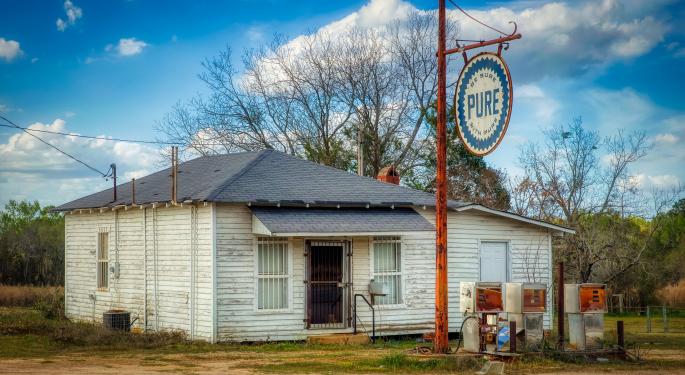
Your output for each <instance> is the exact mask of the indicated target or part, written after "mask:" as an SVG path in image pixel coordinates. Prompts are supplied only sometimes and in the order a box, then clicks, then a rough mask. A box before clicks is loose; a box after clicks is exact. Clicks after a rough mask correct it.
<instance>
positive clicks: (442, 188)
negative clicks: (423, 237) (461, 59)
mask: <svg viewBox="0 0 685 375" xmlns="http://www.w3.org/2000/svg"><path fill="white" fill-rule="evenodd" d="M438 3H439V7H438V53H437V57H438V95H437V101H438V103H437V112H438V113H437V129H436V134H437V176H436V188H437V189H436V190H437V192H436V195H435V214H436V215H435V216H436V217H435V341H434V343H433V351H434V352H435V353H446V352H447V350H448V346H449V341H448V339H447V333H448V327H447V111H446V102H447V93H446V87H447V60H446V55H445V43H446V39H447V36H446V28H445V0H438Z"/></svg>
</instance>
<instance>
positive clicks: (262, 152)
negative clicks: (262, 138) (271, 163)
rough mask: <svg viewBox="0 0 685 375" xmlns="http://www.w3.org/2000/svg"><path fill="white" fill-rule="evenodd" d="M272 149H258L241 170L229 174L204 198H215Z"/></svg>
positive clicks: (210, 199) (211, 199)
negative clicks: (229, 175) (228, 176)
mask: <svg viewBox="0 0 685 375" xmlns="http://www.w3.org/2000/svg"><path fill="white" fill-rule="evenodd" d="M272 151H273V150H271V149H264V150H260V151H259V152H258V153H257V156H255V158H254V159H252V161H250V162H249V163H247V165H245V166H244V167H243V168H242V169H241V170H239V171H238V172H237V173H235V174H234V175H233V176H231V177H230V178H229V179H227V180H226V181H224V183H223V184H221V186H219V187H218V188H216V189H214V190H212V192H211V193H209V194H208V195H207V197H206V198H205V200H206V201H210V202H211V201H213V200H214V199H216V197H217V196H218V195H219V194H221V193H222V192H223V191H224V190H226V188H227V187H228V186H229V185H231V184H232V183H233V182H235V181H236V180H237V179H238V178H240V177H241V176H242V175H244V174H245V173H246V172H247V171H249V170H250V169H252V168H253V167H254V166H255V165H257V164H258V163H259V162H260V161H262V160H263V159H264V158H265V157H266V156H267V155H269V154H271V152H272Z"/></svg>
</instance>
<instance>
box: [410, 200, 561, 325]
mask: <svg viewBox="0 0 685 375" xmlns="http://www.w3.org/2000/svg"><path fill="white" fill-rule="evenodd" d="M417 211H418V212H419V213H421V214H422V215H423V216H424V217H425V218H426V219H427V220H429V221H430V222H431V223H435V211H434V210H432V209H428V210H420V209H417ZM447 232H448V233H447V249H448V253H447V267H448V268H447V269H448V298H449V306H448V317H449V330H450V332H457V331H459V326H460V325H461V322H462V316H463V314H462V313H461V312H460V310H459V287H460V284H459V283H460V282H461V281H477V280H479V278H480V250H479V243H480V241H506V242H508V243H509V249H508V250H509V254H508V255H509V264H510V270H509V272H510V277H511V280H510V281H512V282H540V283H544V284H547V285H548V293H547V295H548V302H547V306H548V312H547V314H545V319H544V320H545V329H549V327H550V312H549V307H550V306H551V293H550V292H551V284H550V282H551V270H550V268H549V261H550V255H551V252H550V248H549V243H550V242H549V239H550V232H549V231H548V230H547V229H545V228H543V227H538V226H535V225H531V224H527V223H524V222H520V221H517V220H513V219H508V218H504V217H500V216H495V215H492V214H488V213H483V212H479V211H475V210H469V211H464V212H454V211H450V212H449V214H448V218H447ZM434 259H435V258H433V262H434ZM432 275H433V277H435V276H434V275H435V271H434V270H433V271H432ZM484 281H485V280H484ZM429 292H430V293H432V295H431V296H432V297H433V298H434V296H435V294H434V293H433V292H432V290H430V291H429Z"/></svg>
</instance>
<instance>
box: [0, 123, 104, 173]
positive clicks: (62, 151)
mask: <svg viewBox="0 0 685 375" xmlns="http://www.w3.org/2000/svg"><path fill="white" fill-rule="evenodd" d="M0 119H2V120H3V121H5V122H7V123H9V124H11V125H12V126H13V127H15V128H17V129H21V130H22V131H23V132H24V133H26V134H28V135H30V136H32V137H34V138H36V139H37V140H39V141H41V142H42V143H44V144H46V145H48V146H50V147H52V148H54V149H55V150H57V151H59V152H60V153H62V154H64V155H65V156H67V157H68V158H70V159H72V160H74V161H76V162H78V163H80V164H82V165H84V166H85V167H86V168H88V169H90V170H92V171H94V172H96V173H98V174H100V175H101V176H102V177H105V178H106V177H109V176H108V173H109V171H108V172H107V173H103V172H102V171H100V170H99V169H97V168H95V167H93V166H92V165H90V164H88V163H86V162H85V161H83V160H81V159H79V158H77V157H75V156H74V155H71V154H70V153H68V152H66V151H64V150H62V149H61V148H59V147H57V146H55V145H53V144H52V143H50V142H48V141H46V140H44V139H42V138H40V137H39V136H37V135H35V134H33V133H31V132H29V131H28V130H27V129H25V128H23V127H21V126H19V125H17V124H15V123H14V122H12V121H11V120H9V119H8V118H6V117H4V116H2V115H0Z"/></svg>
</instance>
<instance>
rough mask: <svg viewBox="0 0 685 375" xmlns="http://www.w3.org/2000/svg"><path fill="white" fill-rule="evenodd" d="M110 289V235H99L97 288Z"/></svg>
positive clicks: (103, 233)
mask: <svg viewBox="0 0 685 375" xmlns="http://www.w3.org/2000/svg"><path fill="white" fill-rule="evenodd" d="M108 287H109V233H107V232H100V233H98V247H97V288H98V289H107V288H108Z"/></svg>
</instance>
